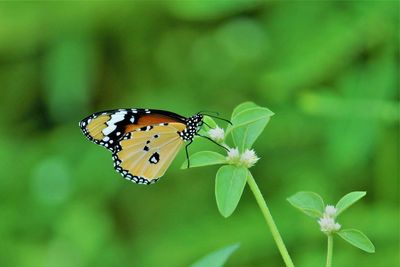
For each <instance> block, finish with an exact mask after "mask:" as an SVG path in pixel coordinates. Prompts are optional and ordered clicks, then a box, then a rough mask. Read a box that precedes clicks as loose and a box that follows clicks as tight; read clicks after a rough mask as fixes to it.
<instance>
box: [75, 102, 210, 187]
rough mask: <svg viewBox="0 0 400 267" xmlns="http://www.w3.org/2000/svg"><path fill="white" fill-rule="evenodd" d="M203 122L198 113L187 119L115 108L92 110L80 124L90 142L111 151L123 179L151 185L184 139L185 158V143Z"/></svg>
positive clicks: (153, 110)
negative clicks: (95, 111) (93, 111)
mask: <svg viewBox="0 0 400 267" xmlns="http://www.w3.org/2000/svg"><path fill="white" fill-rule="evenodd" d="M203 123H204V122H203V115H202V114H201V113H200V112H199V113H197V114H195V115H193V116H191V117H188V118H186V117H183V116H181V115H178V114H176V113H173V112H169V111H164V110H155V109H117V110H108V111H102V112H97V113H94V114H92V115H90V116H88V117H87V118H85V119H83V120H82V121H80V123H79V127H80V128H81V130H82V132H83V133H84V135H85V136H86V137H87V138H88V139H89V140H90V141H92V142H94V143H96V144H98V145H101V146H103V147H106V148H107V149H108V150H110V151H111V152H112V159H113V161H114V168H115V170H116V171H117V172H119V173H120V174H121V175H122V176H123V177H124V178H126V179H127V180H130V181H132V182H135V183H138V184H152V183H155V182H156V181H157V180H158V179H159V178H160V177H161V176H163V175H164V173H165V172H166V170H167V168H168V167H169V165H170V164H171V162H172V160H173V159H174V158H175V156H176V155H177V153H178V151H179V150H180V148H181V147H182V146H183V145H184V144H185V142H186V143H187V145H186V156H187V157H188V153H187V146H188V145H190V144H191V143H192V141H193V139H194V137H195V135H198V131H199V130H200V128H201V126H202V125H203ZM203 137H204V136H203ZM206 138H207V137H206Z"/></svg>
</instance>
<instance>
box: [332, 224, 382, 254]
mask: <svg viewBox="0 0 400 267" xmlns="http://www.w3.org/2000/svg"><path fill="white" fill-rule="evenodd" d="M337 234H338V235H339V236H340V237H341V238H343V239H344V240H346V241H347V242H349V243H350V244H352V245H353V246H355V247H357V248H359V249H361V250H364V251H366V252H368V253H374V252H375V246H374V244H372V242H371V240H369V239H368V237H367V236H366V235H364V234H363V232H361V231H359V230H356V229H343V230H341V231H339V232H337Z"/></svg>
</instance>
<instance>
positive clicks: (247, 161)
mask: <svg viewBox="0 0 400 267" xmlns="http://www.w3.org/2000/svg"><path fill="white" fill-rule="evenodd" d="M259 159H260V158H259V157H257V155H256V152H254V150H253V149H246V150H245V151H244V152H243V154H242V155H241V156H240V162H241V163H242V164H243V165H244V166H245V167H247V168H250V167H252V166H254V164H256V162H257V161H258V160H259Z"/></svg>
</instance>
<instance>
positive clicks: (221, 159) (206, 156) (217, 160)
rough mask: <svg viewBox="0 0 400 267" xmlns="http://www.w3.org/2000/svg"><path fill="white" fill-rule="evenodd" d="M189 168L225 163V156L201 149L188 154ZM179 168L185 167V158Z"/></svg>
mask: <svg viewBox="0 0 400 267" xmlns="http://www.w3.org/2000/svg"><path fill="white" fill-rule="evenodd" d="M189 160H190V168H194V167H202V166H208V165H217V164H225V163H226V158H225V156H223V155H221V154H219V153H217V152H213V151H201V152H197V153H194V154H193V155H191V156H190V158H189ZM181 169H187V160H185V162H184V163H183V164H182V166H181Z"/></svg>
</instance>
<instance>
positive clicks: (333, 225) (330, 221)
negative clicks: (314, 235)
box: [318, 205, 341, 234]
mask: <svg viewBox="0 0 400 267" xmlns="http://www.w3.org/2000/svg"><path fill="white" fill-rule="evenodd" d="M336 212H337V209H336V208H335V207H334V206H332V205H327V206H326V207H325V211H324V214H323V215H322V218H320V219H319V220H318V223H319V226H320V227H321V231H322V232H324V233H326V234H331V233H334V232H337V231H339V230H340V227H341V225H340V224H339V223H337V222H335V217H336Z"/></svg>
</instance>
